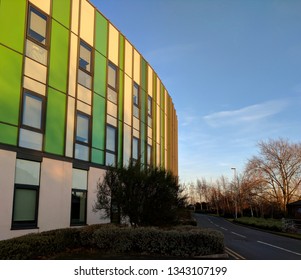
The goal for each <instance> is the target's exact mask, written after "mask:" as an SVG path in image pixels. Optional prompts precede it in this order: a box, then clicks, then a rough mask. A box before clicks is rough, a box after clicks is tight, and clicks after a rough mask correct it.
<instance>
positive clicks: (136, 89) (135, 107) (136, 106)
mask: <svg viewBox="0 0 301 280" xmlns="http://www.w3.org/2000/svg"><path fill="white" fill-rule="evenodd" d="M133 115H134V116H135V117H136V118H138V119H139V86H138V85H137V84H136V83H134V87H133Z"/></svg>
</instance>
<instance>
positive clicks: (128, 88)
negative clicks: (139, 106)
mask: <svg viewBox="0 0 301 280" xmlns="http://www.w3.org/2000/svg"><path fill="white" fill-rule="evenodd" d="M123 111H124V122H125V123H126V124H128V125H132V79H131V78H129V77H128V76H127V75H124V110H123Z"/></svg>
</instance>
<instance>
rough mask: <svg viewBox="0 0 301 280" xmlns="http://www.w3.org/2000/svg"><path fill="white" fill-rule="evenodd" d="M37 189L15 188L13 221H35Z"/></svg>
mask: <svg viewBox="0 0 301 280" xmlns="http://www.w3.org/2000/svg"><path fill="white" fill-rule="evenodd" d="M36 201H37V191H36V190H31V189H16V190H15V199H14V217H13V220H14V222H24V221H31V222H32V221H35V218H36Z"/></svg>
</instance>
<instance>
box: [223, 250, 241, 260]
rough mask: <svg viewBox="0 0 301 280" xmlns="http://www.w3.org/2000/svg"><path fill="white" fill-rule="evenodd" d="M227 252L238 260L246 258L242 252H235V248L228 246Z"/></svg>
mask: <svg viewBox="0 0 301 280" xmlns="http://www.w3.org/2000/svg"><path fill="white" fill-rule="evenodd" d="M225 253H227V254H228V255H230V256H232V257H233V258H235V259H236V260H245V258H244V257H243V256H241V255H240V254H238V253H236V252H234V251H233V250H231V249H230V248H228V247H225Z"/></svg>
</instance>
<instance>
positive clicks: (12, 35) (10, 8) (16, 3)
mask: <svg viewBox="0 0 301 280" xmlns="http://www.w3.org/2000/svg"><path fill="white" fill-rule="evenodd" d="M25 16H26V0H13V1H12V0H1V1H0V43H1V44H4V45H6V46H8V47H10V48H12V49H14V50H16V51H18V52H21V53H23V46H24V34H25V23H26V19H25ZM1 60H2V56H1Z"/></svg>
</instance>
